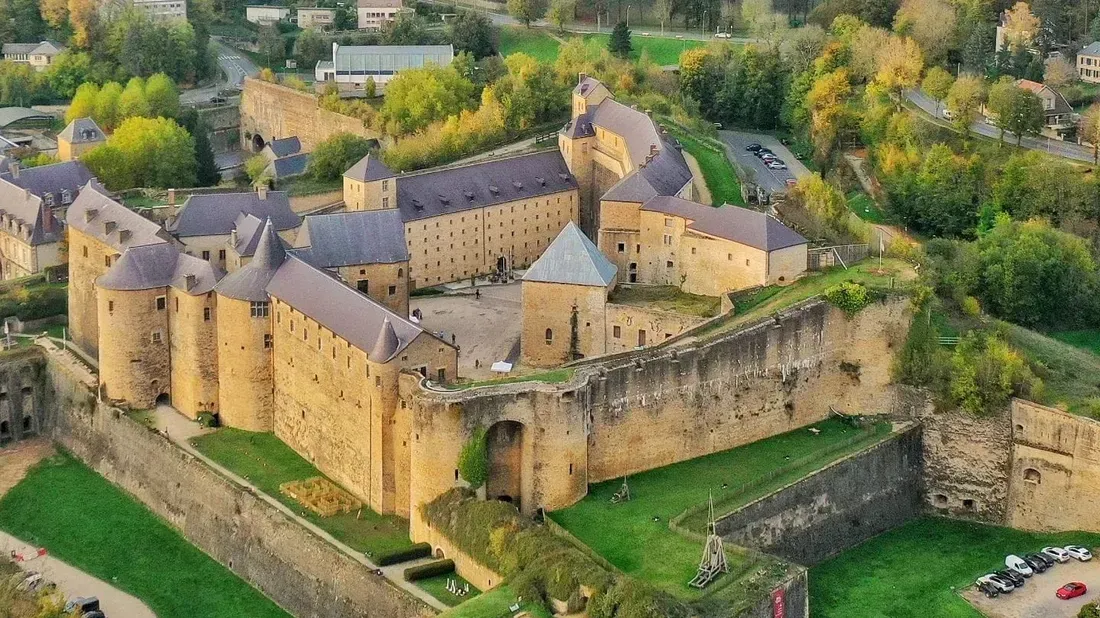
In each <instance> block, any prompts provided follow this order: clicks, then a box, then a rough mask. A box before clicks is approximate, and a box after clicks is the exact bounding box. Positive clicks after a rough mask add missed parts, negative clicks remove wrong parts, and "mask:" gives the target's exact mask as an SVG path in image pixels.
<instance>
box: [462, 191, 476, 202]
mask: <svg viewBox="0 0 1100 618" xmlns="http://www.w3.org/2000/svg"><path fill="white" fill-rule="evenodd" d="M463 195H465V196H466V199H468V200H470V201H471V202H472V201H474V192H473V191H466V192H465V193H463Z"/></svg>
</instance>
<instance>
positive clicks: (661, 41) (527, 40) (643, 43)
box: [499, 26, 735, 66]
mask: <svg viewBox="0 0 1100 618" xmlns="http://www.w3.org/2000/svg"><path fill="white" fill-rule="evenodd" d="M555 32H556V31H555ZM555 32H552V31H550V30H547V29H544V28H524V27H522V26H504V27H502V28H501V29H500V45H499V51H500V54H501V55H502V56H509V55H511V54H514V53H517V52H523V53H525V54H527V55H528V56H531V57H532V58H534V59H536V60H539V61H542V62H554V61H555V60H557V59H558V52H559V51H560V49H561V42H560V39H570V38H572V37H575V36H581V37H582V38H583V39H584V41H585V43H587V44H590V45H591V46H592V47H594V48H600V49H605V48H607V42H608V40H609V39H610V35H609V34H584V35H573V34H568V33H566V34H564V35H556V34H555ZM630 42H631V45H632V46H633V48H634V51H633V52H632V53H631V54H630V57H631V58H632V59H634V60H637V59H639V58H641V57H642V52H645V53H646V55H647V56H648V57H649V59H650V60H651V61H652V62H654V63H655V64H659V65H662V66H665V65H672V64H679V62H680V54H681V53H683V52H684V51H685V50H688V49H693V48H696V47H702V46H704V45H706V44H707V42H706V41H697V40H691V39H676V38H675V37H654V36H649V37H646V36H641V35H640V34H638V33H637V32H635V33H634V35H633V36H632V37H631V39H630ZM729 44H730V45H735V44H734V43H729Z"/></svg>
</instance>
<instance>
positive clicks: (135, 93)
mask: <svg viewBox="0 0 1100 618" xmlns="http://www.w3.org/2000/svg"><path fill="white" fill-rule="evenodd" d="M133 116H144V117H146V118H148V117H150V116H151V114H150V113H149V101H148V100H146V99H145V80H144V79H142V78H140V77H134V78H131V79H130V81H129V82H128V83H127V84H126V89H125V90H123V91H122V94H121V95H119V97H118V117H119V118H120V119H124V118H131V117H133Z"/></svg>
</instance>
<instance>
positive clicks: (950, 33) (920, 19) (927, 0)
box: [894, 0, 955, 64]
mask: <svg viewBox="0 0 1100 618" xmlns="http://www.w3.org/2000/svg"><path fill="white" fill-rule="evenodd" d="M894 31H895V32H897V33H898V34H900V35H902V36H908V37H912V39H913V40H914V41H916V42H917V44H918V45H919V46H920V48H921V50H922V51H923V52H924V57H925V59H926V60H927V61H928V62H929V63H930V64H932V63H936V62H940V61H942V60H944V59H945V58H946V57H947V51H948V49H950V48H951V45H952V43H954V37H955V6H954V5H952V4H951V3H950V2H948V1H947V0H904V2H902V3H901V8H899V9H898V12H897V14H896V15H895V16H894Z"/></svg>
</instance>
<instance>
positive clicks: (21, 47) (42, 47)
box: [3, 40, 65, 56]
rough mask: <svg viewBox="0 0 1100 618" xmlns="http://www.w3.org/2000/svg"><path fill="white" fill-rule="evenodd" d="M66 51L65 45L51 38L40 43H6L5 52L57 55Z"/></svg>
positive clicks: (29, 54)
mask: <svg viewBox="0 0 1100 618" xmlns="http://www.w3.org/2000/svg"><path fill="white" fill-rule="evenodd" d="M63 51H65V46H64V45H61V44H60V43H55V42H53V41H50V40H45V41H41V42H38V43H4V47H3V53H4V55H8V54H27V55H28V56H31V55H43V54H44V55H46V56H56V55H58V54H60V53H61V52H63Z"/></svg>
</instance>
